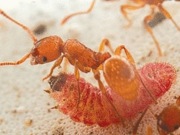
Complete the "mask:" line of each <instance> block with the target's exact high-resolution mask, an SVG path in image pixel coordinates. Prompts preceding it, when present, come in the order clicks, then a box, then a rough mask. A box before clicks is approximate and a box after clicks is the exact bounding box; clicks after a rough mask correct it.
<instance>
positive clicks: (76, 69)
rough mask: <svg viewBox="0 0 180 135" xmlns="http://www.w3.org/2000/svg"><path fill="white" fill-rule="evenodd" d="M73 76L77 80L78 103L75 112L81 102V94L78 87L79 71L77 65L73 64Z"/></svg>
mask: <svg viewBox="0 0 180 135" xmlns="http://www.w3.org/2000/svg"><path fill="white" fill-rule="evenodd" d="M74 67H75V68H74V74H75V76H76V80H77V85H78V101H77V110H78V107H79V103H80V100H81V93H80V87H79V78H80V74H79V69H78V67H77V64H76V62H75V65H74Z"/></svg>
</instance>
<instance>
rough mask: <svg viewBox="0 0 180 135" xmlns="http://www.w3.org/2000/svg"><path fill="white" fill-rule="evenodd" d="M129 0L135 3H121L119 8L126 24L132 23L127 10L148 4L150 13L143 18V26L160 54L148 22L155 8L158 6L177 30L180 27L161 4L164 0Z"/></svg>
mask: <svg viewBox="0 0 180 135" xmlns="http://www.w3.org/2000/svg"><path fill="white" fill-rule="evenodd" d="M131 1H133V2H134V3H135V4H136V5H122V6H121V8H120V10H121V12H122V14H123V15H124V17H125V18H126V20H127V21H128V24H127V26H130V25H131V23H132V22H131V20H130V19H129V17H128V16H127V10H137V9H139V8H142V7H144V6H145V5H150V8H151V13H150V15H148V16H146V17H145V18H144V26H145V29H146V30H147V31H148V32H149V33H150V35H151V37H152V38H153V40H154V42H155V44H156V47H157V50H158V53H159V56H162V51H161V48H160V45H159V42H158V40H157V39H156V37H155V36H154V33H153V31H152V29H151V27H150V26H149V24H148V23H149V22H150V21H151V20H152V19H153V17H154V15H155V8H158V9H159V10H160V12H161V13H162V14H163V15H164V16H165V17H166V18H168V19H170V20H171V21H172V23H173V24H174V25H175V27H176V28H177V29H178V31H179V30H180V27H179V26H178V25H177V24H176V22H175V21H174V19H173V18H172V16H171V15H170V14H169V13H168V11H167V10H166V9H164V7H163V6H162V4H163V2H164V0H131Z"/></svg>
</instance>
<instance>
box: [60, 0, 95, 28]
mask: <svg viewBox="0 0 180 135" xmlns="http://www.w3.org/2000/svg"><path fill="white" fill-rule="evenodd" d="M95 1H96V0H93V1H92V3H91V5H90V7H89V8H88V10H87V11H80V12H76V13H72V14H70V15H68V16H66V17H65V18H64V19H63V20H62V21H61V25H63V24H65V23H66V22H67V21H68V20H69V19H70V18H71V17H73V16H76V15H80V14H88V13H90V12H91V11H92V9H93V7H94V4H95Z"/></svg>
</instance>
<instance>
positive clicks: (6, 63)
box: [0, 53, 31, 66]
mask: <svg viewBox="0 0 180 135" xmlns="http://www.w3.org/2000/svg"><path fill="white" fill-rule="evenodd" d="M30 56H31V53H28V54H26V55H25V56H24V57H22V58H21V59H20V60H18V61H16V62H1V63H0V66H6V65H19V64H21V63H23V62H24V61H25V60H26V59H27V58H29V57H30Z"/></svg>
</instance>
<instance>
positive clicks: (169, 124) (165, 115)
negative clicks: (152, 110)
mask: <svg viewBox="0 0 180 135" xmlns="http://www.w3.org/2000/svg"><path fill="white" fill-rule="evenodd" d="M156 118H157V129H158V132H159V134H160V135H167V134H170V133H172V132H174V131H175V130H177V129H178V128H179V127H180V96H179V97H178V98H177V99H176V103H174V104H171V105H169V106H167V107H165V108H164V109H163V111H162V112H161V113H160V114H159V115H157V116H156Z"/></svg>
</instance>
